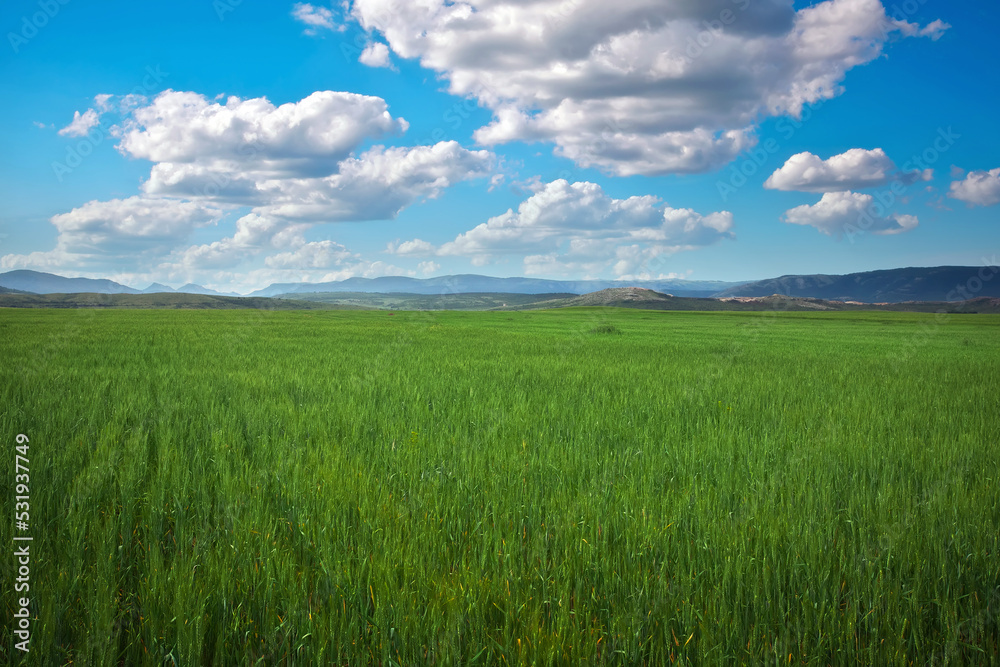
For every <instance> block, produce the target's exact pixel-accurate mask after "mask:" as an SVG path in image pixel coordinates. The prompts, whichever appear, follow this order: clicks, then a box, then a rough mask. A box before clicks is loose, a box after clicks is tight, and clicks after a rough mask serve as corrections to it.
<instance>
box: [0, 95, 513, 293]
mask: <svg viewBox="0 0 1000 667" xmlns="http://www.w3.org/2000/svg"><path fill="white" fill-rule="evenodd" d="M98 97H99V99H98V100H97V102H98V103H99V104H103V105H105V106H107V105H108V104H110V101H111V99H112V98H110V97H105V96H98ZM217 99H218V98H217ZM135 102H136V103H137V104H138V106H137V107H134V108H132V109H130V110H127V111H126V112H125V117H124V119H123V121H122V123H121V124H120V125H119V126H117V127H115V128H112V131H111V134H112V135H113V136H116V137H118V138H119V145H118V146H117V148H118V150H119V151H120V152H121V153H122V154H124V155H126V156H129V157H133V158H139V159H145V160H150V161H151V162H153V166H152V168H151V171H150V177H149V179H148V180H146V181H145V182H144V183H143V184H142V186H141V190H142V194H141V195H138V196H135V197H129V198H127V199H114V200H110V201H103V202H101V201H92V202H88V203H87V204H84V205H83V206H80V207H78V208H76V209H73V210H72V211H70V212H68V213H64V214H60V215H57V216H54V217H53V218H52V220H51V222H52V224H53V225H55V227H56V229H57V231H58V233H59V236H58V242H57V246H56V248H55V249H54V250H52V251H50V252H48V253H34V254H32V255H30V256H29V255H8V256H6V257H4V258H2V263H3V265H5V266H6V265H10V266H18V267H21V266H25V267H27V265H32V266H35V267H37V268H52V267H61V268H63V269H67V268H71V267H73V268H78V267H81V266H85V265H89V264H91V263H96V262H98V261H99V260H100V259H101V258H105V259H107V258H108V257H114V258H117V259H115V261H116V262H119V264H120V265H121V266H122V267H132V268H129V269H126V268H122V272H123V275H124V274H126V273H128V274H129V275H131V274H135V275H140V274H141V272H138V271H136V270H133V269H134V268H135V267H136V266H137V265H143V266H145V267H149V266H155V267H157V270H158V271H161V272H163V275H157V277H156V278H155V279H157V280H159V281H161V282H163V281H164V280H166V279H167V278H170V279H175V278H176V279H180V278H181V277H183V280H184V281H187V280H191V279H192V276H204V275H205V274H206V272H211V276H212V278H211V280H214V281H215V282H216V283H218V282H220V281H222V280H224V279H225V278H224V276H227V275H230V272H231V270H232V269H235V268H236V267H240V266H242V267H244V268H245V270H248V271H249V270H251V266H253V265H257V266H260V265H262V264H263V265H264V266H266V268H267V270H269V271H312V272H315V271H319V270H321V269H322V270H326V269H328V268H333V269H335V270H336V271H348V270H349V271H353V272H355V274H356V275H360V274H361V273H364V274H369V273H371V272H372V271H376V272H377V271H378V270H381V269H380V267H382V266H383V265H381V264H377V263H368V264H364V262H362V261H361V260H360V258H358V257H357V256H355V255H353V254H352V253H350V252H349V251H348V250H347V249H345V248H343V246H340V245H339V244H337V243H336V242H334V241H332V240H321V241H308V242H307V241H306V239H305V236H304V235H305V233H306V231H308V230H309V229H310V228H312V227H315V226H316V225H319V224H322V223H329V222H342V221H365V220H386V219H391V218H394V217H395V216H396V215H397V214H398V213H399V212H400V211H401V210H402V209H403V208H405V207H407V206H410V205H412V204H414V203H415V202H417V201H420V200H422V199H432V198H435V197H437V196H439V195H440V194H441V193H442V192H443V191H444V190H445V189H447V188H449V187H451V186H452V185H454V184H456V183H458V182H460V181H464V180H467V179H472V178H485V177H488V176H489V175H490V174H491V173H492V170H493V163H494V161H495V156H494V155H493V154H492V153H491V152H490V151H487V150H476V151H470V150H468V149H465V148H463V147H462V146H460V145H459V144H458V143H456V142H454V141H444V142H440V143H437V144H434V145H431V146H410V147H398V148H397V147H385V146H382V145H376V146H373V147H370V148H368V149H367V150H365V151H364V152H360V154H359V148H360V147H361V146H362V145H363V144H365V142H368V141H371V140H372V139H380V138H383V137H384V136H385V135H387V134H394V133H401V132H404V131H405V130H406V129H407V123H406V121H405V120H403V119H401V118H393V117H392V116H391V115H390V114H389V112H388V108H387V105H386V103H385V101H384V100H383V99H381V98H378V97H369V96H364V95H355V94H351V93H339V92H331V91H320V92H317V93H313V94H312V95H309V96H308V97H306V98H305V99H303V100H300V101H299V102H295V103H289V104H283V105H281V106H277V107H276V106H275V105H273V104H271V102H269V101H268V100H267V99H264V98H256V99H247V100H243V99H239V98H235V97H230V98H228V99H224V100H221V101H210V100H209V99H207V98H206V97H205V96H203V95H199V94H197V93H192V92H178V91H172V90H170V91H165V92H163V93H161V94H160V95H158V96H157V97H156V98H155V99H154V100H152V101H151V102H150V101H144V100H135ZM238 209H243V210H242V211H240V212H241V213H242V214H243V215H242V216H241V217H240V218H239V219H238V220H237V221H236V228H235V230H234V231H233V232H232V233H231V235H229V236H223V237H222V238H216V239H215V240H211V241H207V242H202V243H198V244H195V245H191V237H192V236H193V232H194V231H195V230H196V229H197V228H198V227H202V226H205V225H209V224H214V223H216V222H218V221H219V220H220V219H222V218H223V216H224V215H225V214H226V213H230V212H234V211H237V210H238ZM373 267H374V268H373Z"/></svg>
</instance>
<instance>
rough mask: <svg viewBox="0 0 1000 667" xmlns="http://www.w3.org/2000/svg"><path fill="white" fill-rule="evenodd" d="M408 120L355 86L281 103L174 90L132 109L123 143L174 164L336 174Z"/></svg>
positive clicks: (125, 148) (126, 149)
mask: <svg viewBox="0 0 1000 667" xmlns="http://www.w3.org/2000/svg"><path fill="white" fill-rule="evenodd" d="M408 127H409V125H408V123H407V122H406V121H405V120H404V119H402V118H399V119H396V118H393V117H392V116H391V115H390V114H389V111H388V105H387V104H386V102H385V100H383V99H382V98H380V97H371V96H368V95H357V94H355V93H344V92H334V91H329V90H326V91H318V92H315V93H313V94H311V95H309V96H308V97H306V98H304V99H302V100H300V101H298V102H291V103H288V104H282V105H281V106H278V107H276V106H274V105H273V104H272V103H271V102H270V101H268V100H267V98H264V97H258V98H252V99H240V98H238V97H229V98H228V99H226V101H225V103H224V104H220V103H218V102H212V101H210V100H208V99H207V98H206V97H205V96H204V95H199V94H198V93H193V92H180V91H174V90H167V91H164V92H163V93H160V94H159V95H157V97H156V99H155V100H153V102H152V103H151V104H149V105H148V106H142V107H140V108H137V109H135V110H134V111H133V112H132V116H131V119H130V121H129V122H128V123H126V124H125V126H124V128H123V136H122V138H121V142H120V144H119V147H118V148H119V150H120V151H121V152H122V153H123V154H125V155H128V156H129V157H133V158H140V159H144V160H150V161H152V162H156V163H160V164H163V165H167V166H169V168H170V169H174V168H179V166H180V165H191V166H192V167H197V168H199V169H201V170H203V171H223V170H226V169H228V168H242V167H247V166H251V167H252V168H253V170H254V171H256V172H260V173H266V174H271V175H275V176H283V175H295V176H307V175H316V174H317V173H327V174H328V173H331V172H332V171H333V170H334V169H335V168H336V165H337V163H338V162H339V161H340V160H343V159H344V158H346V157H348V156H349V155H350V153H351V151H353V150H354V149H355V148H356V147H357V146H358V145H359V144H360V143H361V142H362V141H364V140H366V139H371V138H378V137H382V136H385V135H389V134H398V133H402V132H404V131H406V129H407V128H408ZM166 168H167V167H165V169H166Z"/></svg>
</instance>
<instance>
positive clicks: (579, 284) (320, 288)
mask: <svg viewBox="0 0 1000 667" xmlns="http://www.w3.org/2000/svg"><path fill="white" fill-rule="evenodd" d="M740 284H741V283H737V282H722V281H714V280H652V281H638V282H635V281H628V282H626V281H615V280H546V279H541V278H518V277H514V278H496V277H492V276H478V275H455V276H438V277H436V278H409V277H406V276H385V277H381V278H348V279H346V280H339V281H332V282H325V283H276V284H273V285H270V286H268V287H266V288H264V289H261V290H257V291H256V292H251V293H250V296H277V295H279V294H286V295H287V294H301V293H306V292H313V293H318V292H353V293H379V294H426V295H432V294H434V295H454V294H480V293H495V294H554V293H562V294H589V293H590V292H595V291H598V290H602V289H607V288H611V287H629V286H637V287H644V288H648V289H653V290H656V291H667V292H670V293H672V294H676V295H679V296H700V297H708V296H712V295H713V294H716V293H718V292H720V291H722V290H725V289H728V288H730V287H735V286H737V285H740Z"/></svg>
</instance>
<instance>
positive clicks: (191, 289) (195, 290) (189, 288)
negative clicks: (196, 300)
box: [176, 283, 240, 296]
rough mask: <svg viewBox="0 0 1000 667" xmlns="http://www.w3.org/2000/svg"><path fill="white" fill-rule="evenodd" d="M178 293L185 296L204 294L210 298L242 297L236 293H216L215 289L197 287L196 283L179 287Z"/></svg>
mask: <svg viewBox="0 0 1000 667" xmlns="http://www.w3.org/2000/svg"><path fill="white" fill-rule="evenodd" d="M176 291H178V292H182V293H184V294H204V295H208V296H240V295H239V294H236V293H235V292H216V291H215V290H214V289H208V288H207V287H202V286H201V285H195V284H194V283H188V284H187V285H184V286H182V287H178V288H177V290H176Z"/></svg>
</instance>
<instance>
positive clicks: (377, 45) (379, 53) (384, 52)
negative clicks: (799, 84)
mask: <svg viewBox="0 0 1000 667" xmlns="http://www.w3.org/2000/svg"><path fill="white" fill-rule="evenodd" d="M358 61H359V62H360V63H361V64H362V65H368V66H369V67H392V61H391V60H389V47H388V46H386V45H385V44H383V43H381V42H372V43H371V44H369V45H368V46H366V47H365V50H364V51H362V52H361V55H360V56H358Z"/></svg>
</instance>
